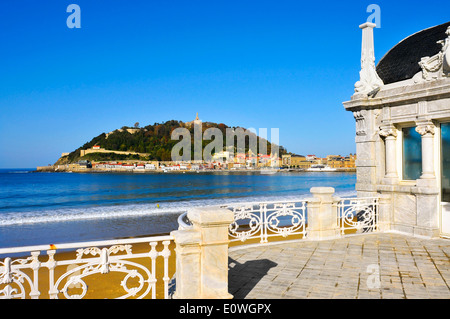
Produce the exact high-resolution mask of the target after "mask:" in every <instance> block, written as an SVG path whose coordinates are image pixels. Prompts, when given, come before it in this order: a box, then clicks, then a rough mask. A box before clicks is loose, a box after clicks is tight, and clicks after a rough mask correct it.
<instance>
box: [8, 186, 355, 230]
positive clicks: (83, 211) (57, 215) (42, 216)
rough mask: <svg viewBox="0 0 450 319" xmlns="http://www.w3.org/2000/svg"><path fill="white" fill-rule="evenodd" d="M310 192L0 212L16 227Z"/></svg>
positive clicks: (284, 198)
mask: <svg viewBox="0 0 450 319" xmlns="http://www.w3.org/2000/svg"><path fill="white" fill-rule="evenodd" d="M336 195H337V196H341V197H353V196H355V195H356V192H355V191H346V192H337V193H336ZM310 196H311V195H310V194H304V195H283V196H280V195H277V196H255V197H239V198H218V199H196V200H189V201H177V202H164V203H159V204H158V205H159V207H157V204H156V203H152V204H131V205H130V204H127V205H117V206H101V207H87V208H81V207H80V208H67V209H54V210H41V211H33V212H11V213H4V214H0V226H13V225H24V224H39V223H57V222H71V221H82V220H99V219H112V218H133V217H145V216H151V215H160V214H176V213H183V212H185V211H187V210H188V209H189V208H193V207H204V206H218V205H219V206H220V205H232V204H239V203H257V202H271V201H301V200H304V199H306V198H308V197H310Z"/></svg>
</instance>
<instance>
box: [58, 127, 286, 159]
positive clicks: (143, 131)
mask: <svg viewBox="0 0 450 319" xmlns="http://www.w3.org/2000/svg"><path fill="white" fill-rule="evenodd" d="M136 124H137V125H136V127H126V126H124V127H122V128H121V129H117V130H115V131H113V132H111V133H109V134H106V133H102V134H100V135H99V136H96V137H94V138H93V139H92V140H91V141H89V142H87V143H86V144H84V145H83V146H81V147H79V148H78V149H76V150H75V151H73V152H71V153H70V154H69V155H68V156H64V157H61V158H60V159H59V160H58V161H57V162H56V163H55V165H58V164H69V163H75V162H78V161H79V160H83V159H87V160H90V161H120V160H144V161H152V160H156V161H170V160H171V150H172V148H173V146H174V145H175V144H177V143H178V142H179V140H172V139H171V133H172V131H173V130H175V129H176V128H187V129H188V130H189V131H190V132H191V136H192V140H191V143H192V145H191V152H192V154H191V155H192V158H194V157H193V150H194V147H193V136H194V128H193V127H186V124H185V123H184V122H181V121H175V120H171V121H167V122H165V123H155V124H153V125H147V126H145V127H137V126H138V123H136ZM212 127H213V128H218V129H220V130H221V131H222V133H223V145H224V148H225V145H226V129H227V128H229V127H228V126H227V125H225V124H222V123H221V124H216V123H211V122H203V123H202V130H203V131H205V130H206V129H208V128H212ZM232 128H233V129H235V128H236V127H232ZM127 129H129V130H130V131H131V132H132V133H130V132H129V131H127ZM258 139H260V140H262V143H267V152H268V154H270V150H271V144H270V142H268V141H267V140H265V139H263V138H260V137H258ZM258 142H259V140H258ZM209 143H211V141H203V147H205V146H206V145H208V144H209ZM248 144H249V143H248V137H246V143H245V151H246V152H248V148H249V146H248ZM94 145H99V146H100V147H101V148H104V149H106V150H111V151H126V152H135V153H145V154H148V155H146V156H139V155H138V154H133V155H131V154H128V155H125V154H115V153H89V154H86V155H85V156H81V152H80V151H81V150H87V149H90V148H92V147H93V146H94ZM258 145H259V143H258ZM235 152H236V145H235ZM284 153H286V151H285V150H284V149H283V148H282V147H280V156H281V155H282V154H284Z"/></svg>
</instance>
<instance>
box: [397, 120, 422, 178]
mask: <svg viewBox="0 0 450 319" xmlns="http://www.w3.org/2000/svg"><path fill="white" fill-rule="evenodd" d="M402 131H403V179H404V180H416V179H419V178H420V175H421V174H422V136H421V135H420V134H419V133H417V132H416V128H415V127H408V128H404V129H403V130H402Z"/></svg>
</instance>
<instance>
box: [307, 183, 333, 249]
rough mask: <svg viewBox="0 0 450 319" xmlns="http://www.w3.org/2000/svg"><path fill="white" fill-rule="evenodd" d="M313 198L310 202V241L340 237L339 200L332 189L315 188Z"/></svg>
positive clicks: (308, 229) (308, 232) (308, 237)
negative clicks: (338, 221) (337, 203)
mask: <svg viewBox="0 0 450 319" xmlns="http://www.w3.org/2000/svg"><path fill="white" fill-rule="evenodd" d="M310 192H311V194H313V196H314V197H313V198H312V199H310V200H308V226H307V229H306V232H307V239H308V240H324V239H332V238H337V237H338V236H339V228H338V223H337V220H338V217H337V205H336V202H337V199H336V198H335V197H334V196H333V194H334V188H332V187H313V188H311V190H310Z"/></svg>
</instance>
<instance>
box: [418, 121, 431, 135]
mask: <svg viewBox="0 0 450 319" xmlns="http://www.w3.org/2000/svg"><path fill="white" fill-rule="evenodd" d="M434 128H435V126H434V124H433V123H423V124H418V125H417V127H416V132H417V133H419V134H420V135H422V136H424V135H426V134H431V135H434Z"/></svg>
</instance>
